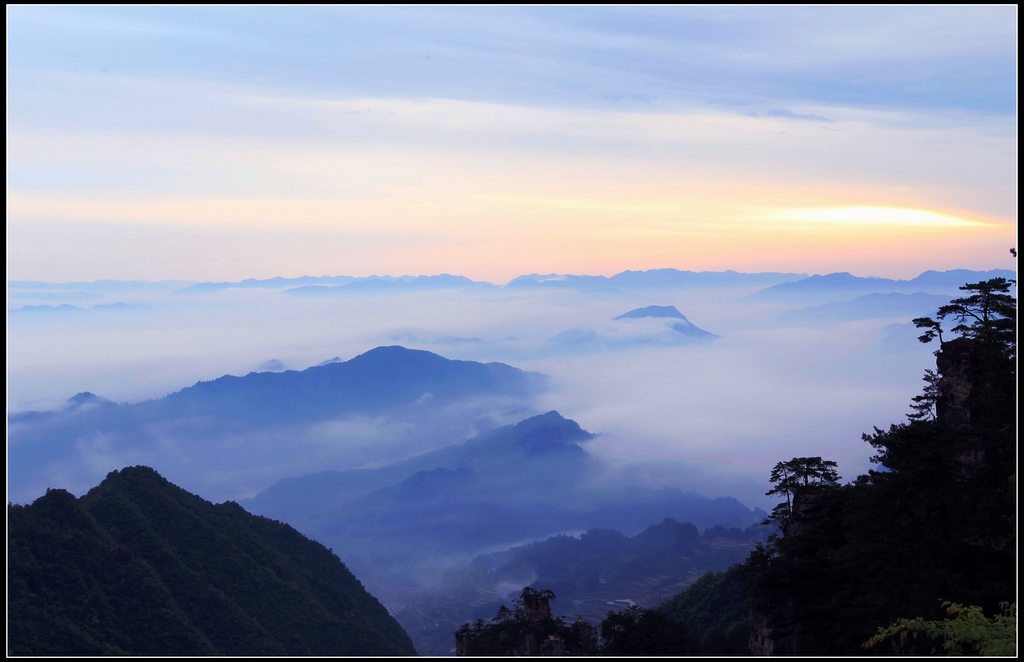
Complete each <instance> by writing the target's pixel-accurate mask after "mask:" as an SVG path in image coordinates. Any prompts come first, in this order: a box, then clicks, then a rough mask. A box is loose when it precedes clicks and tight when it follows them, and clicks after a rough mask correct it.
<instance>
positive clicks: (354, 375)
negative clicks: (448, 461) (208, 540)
mask: <svg viewBox="0 0 1024 662" xmlns="http://www.w3.org/2000/svg"><path fill="white" fill-rule="evenodd" d="M544 384H545V378H544V376H543V375H539V374H537V373H529V372H525V371H522V370H519V369H517V368H513V367H511V366H508V365H505V364H502V363H477V362H474V361H452V360H449V359H446V358H443V357H441V356H438V355H437V354H432V353H430V352H425V351H419V350H412V349H406V348H404V347H394V346H393V347H378V348H376V349H373V350H370V351H368V352H366V353H364V354H361V355H359V356H357V357H355V358H353V359H351V360H348V361H333V362H327V363H325V364H322V365H318V366H314V367H311V368H307V369H306V370H301V371H295V370H289V371H285V372H253V373H249V374H248V375H245V376H241V377H236V376H231V375H225V376H223V377H220V378H218V379H214V380H212V381H204V382H198V383H197V384H195V385H193V386H190V387H188V388H184V389H182V390H180V391H177V392H175V393H172V394H170V395H167V396H165V397H163V398H160V399H156V400H149V401H146V402H140V403H136V404H115V403H113V402H110V401H109V400H105V399H103V398H101V397H98V396H96V395H93V394H91V393H80V394H78V395H76V396H74V397H72V398H71V399H70V400H69V401H68V402H67V404H66V406H65V407H64V408H63V409H61V410H58V411H46V412H25V413H20V414H15V415H12V416H10V417H9V419H8V464H9V466H10V468H11V471H10V475H9V480H10V483H9V485H8V495H9V498H10V499H12V500H14V501H15V502H27V501H30V500H31V499H34V498H35V497H37V496H39V495H40V494H42V493H43V491H44V490H45V489H46V488H48V487H50V486H52V485H53V478H54V477H57V476H59V477H60V481H61V482H60V485H61V487H64V488H66V489H69V490H71V491H73V492H76V493H80V492H82V491H84V490H85V489H87V488H88V487H89V486H91V485H95V484H96V482H98V481H99V480H100V479H102V477H103V476H104V475H105V474H106V472H107V471H110V470H113V469H116V468H119V467H122V466H126V465H133V464H145V465H151V466H157V467H159V468H160V471H161V472H162V473H164V474H165V475H168V476H169V477H171V478H173V479H175V480H176V481H177V482H179V483H182V484H185V485H187V487H189V488H190V489H193V490H196V491H198V492H201V493H203V494H204V495H207V496H209V497H211V498H215V499H236V498H238V497H239V496H241V495H244V494H253V493H255V492H256V491H258V490H259V489H262V488H264V487H266V486H268V485H270V484H272V483H273V482H274V481H276V480H278V479H280V478H282V477H284V476H294V475H301V474H304V473H310V472H313V471H317V470H319V469H322V468H323V467H325V466H330V467H346V466H361V465H364V464H372V463H380V462H382V461H386V460H387V461H391V460H394V459H395V458H400V457H403V456H408V455H413V454H416V453H421V452H423V451H424V450H430V449H433V448H438V447H441V446H444V445H447V444H449V443H451V440H452V439H456V440H458V439H465V438H467V437H469V436H472V435H473V434H477V433H480V432H484V431H486V430H489V429H491V428H494V427H496V426H498V425H502V424H505V423H509V422H514V421H517V420H521V419H522V418H523V417H524V416H526V415H528V414H529V413H531V411H530V398H531V396H533V395H534V394H536V393H537V392H538V391H539V390H541V389H543V387H544ZM225 466H229V467H231V471H230V472H228V473H225V472H224V471H221V470H220V467H225ZM186 480H187V482H185V481H186Z"/></svg>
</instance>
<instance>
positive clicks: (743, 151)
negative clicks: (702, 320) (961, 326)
mask: <svg viewBox="0 0 1024 662" xmlns="http://www.w3.org/2000/svg"><path fill="white" fill-rule="evenodd" d="M1016 45H1017V8H1016V6H1005V5H996V6H977V7H976V6H971V7H967V6H961V7H945V6H942V7H939V6H931V7H880V6H873V7H853V8H848V7H766V8H760V7H642V8H632V7H586V6H576V7H556V8H548V7H513V8H504V7H383V8H379V7H368V6H363V7H299V8H291V7H195V6H193V7H156V8H151V7H74V6H59V7H58V6H44V7H29V6H13V7H11V6H9V7H8V8H7V57H8V59H7V200H8V202H7V260H8V262H7V264H8V267H7V275H8V279H9V280H26V279H27V280H45V281H90V280H96V279H123V280H130V279H143V280H161V279H186V280H241V279H244V278H269V277H273V276H291V277H294V276H300V275H306V274H309V275H342V274H344V275H353V276H368V275H372V274H381V275H384V274H389V275H402V274H438V273H454V274H461V275H465V276H468V277H470V278H473V279H476V280H486V281H489V282H494V283H504V282H507V281H508V280H510V279H511V278H514V277H515V276H518V275H520V274H526V273H577V274H595V275H596V274H603V275H612V274H615V273H618V272H621V271H624V270H626V269H634V270H639V269H655V268H669V267H672V268H677V269H688V270H695V271H699V270H713V271H721V270H726V269H735V270H738V271H747V272H755V271H787V272H803V273H830V272H836V271H849V272H852V273H855V274H857V275H865V276H866V275H874V276H884V277H895V278H911V277H913V276H916V275H917V274H919V273H920V272H921V271H924V270H926V269H939V270H942V269H953V268H969V269H992V268H1015V266H1016V265H1015V261H1014V260H1013V259H1012V258H1011V257H1010V254H1009V248H1010V246H1013V245H1014V244H1015V242H1016V207H1017V185H1016V181H1017V134H1016V125H1017V89H1016V81H1017V51H1016Z"/></svg>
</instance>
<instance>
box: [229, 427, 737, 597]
mask: <svg viewBox="0 0 1024 662" xmlns="http://www.w3.org/2000/svg"><path fill="white" fill-rule="evenodd" d="M592 437H593V435H592V434H591V433H589V432H587V431H585V430H583V429H581V428H580V426H579V425H578V424H577V423H576V422H574V421H571V420H569V419H566V418H564V417H562V416H561V415H559V414H558V413H557V412H554V411H551V412H547V413H546V414H542V415H538V416H534V417H531V418H528V419H525V420H523V421H521V422H519V423H517V424H515V425H509V426H503V427H501V428H497V429H495V430H492V431H490V432H487V433H485V434H482V435H479V436H477V437H474V438H472V439H470V440H468V441H465V442H462V443H458V444H454V445H452V446H449V447H446V448H443V449H439V450H437V451H433V452H430V453H424V454H422V455H419V456H416V457H413V458H410V459H407V460H404V461H401V462H395V463H391V464H388V465H385V466H381V467H377V468H373V469H361V470H357V471H343V472H318V473H315V474H311V475H308V476H302V477H297V478H290V479H286V480H282V481H280V482H278V483H277V484H275V485H273V486H272V487H270V488H268V489H266V490H264V491H263V492H261V493H260V494H258V495H257V496H256V497H254V498H253V499H250V500H244V501H243V502H242V503H243V505H245V507H246V508H248V509H249V510H251V511H252V512H255V513H259V514H262V515H266V516H268V517H273V518H277V519H282V520H284V521H287V522H289V523H290V524H292V525H294V526H295V527H296V528H298V529H299V530H301V531H303V532H304V533H306V534H307V535H310V536H311V537H313V538H315V539H317V540H320V541H321V542H323V543H324V544H327V545H330V546H331V547H332V548H334V549H335V550H338V551H339V554H341V555H342V556H343V557H344V558H345V559H346V562H347V563H349V565H350V566H351V567H352V568H353V569H354V570H355V571H356V573H357V574H358V575H359V576H360V577H361V578H363V580H364V581H367V582H368V583H369V585H372V586H374V587H375V589H377V588H380V589H383V590H385V591H386V592H387V593H389V594H392V595H393V594H395V593H396V592H397V593H400V592H401V591H402V588H401V587H402V586H408V585H409V584H410V582H413V580H414V578H415V575H416V570H415V569H416V568H417V567H420V566H421V565H425V564H426V563H427V562H428V561H430V562H434V563H436V562H439V560H440V559H450V558H453V557H456V556H457V557H460V558H469V557H471V556H472V555H473V554H475V553H478V552H479V551H481V550H485V549H493V548H495V547H501V546H508V545H511V544H514V543H517V542H519V541H523V540H531V539H539V538H544V537H547V536H550V535H554V534H558V533H563V532H566V531H580V530H586V529H589V528H593V527H606V528H614V529H617V530H620V531H624V532H627V533H635V532H637V531H638V530H639V528H642V527H643V526H644V525H646V524H648V523H650V522H657V521H661V520H663V519H664V518H666V517H675V518H678V519H680V520H682V521H690V522H693V523H694V524H696V525H697V526H700V527H705V526H714V525H716V524H721V525H723V526H740V527H745V526H747V525H749V524H751V523H753V522H754V521H756V520H757V514H755V513H753V512H752V511H751V510H749V509H748V508H746V507H745V506H743V505H742V504H740V503H739V502H738V501H736V500H734V499H729V498H719V499H709V498H706V497H703V496H700V495H697V494H692V493H686V492H683V491H682V490H678V489H673V488H657V489H654V488H646V487H642V486H638V485H636V484H626V483H623V482H621V481H615V480H613V479H611V478H610V477H609V475H608V473H607V467H604V466H603V465H602V464H601V463H600V462H598V461H597V460H595V459H594V458H593V457H592V456H591V455H590V454H589V453H588V452H587V450H586V442H587V441H588V440H590V439H591V438H592Z"/></svg>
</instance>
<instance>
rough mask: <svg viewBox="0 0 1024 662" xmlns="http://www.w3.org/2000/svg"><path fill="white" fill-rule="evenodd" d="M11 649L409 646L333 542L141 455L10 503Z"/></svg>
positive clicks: (369, 651) (362, 651)
mask: <svg viewBox="0 0 1024 662" xmlns="http://www.w3.org/2000/svg"><path fill="white" fill-rule="evenodd" d="M7 558H8V570H7V584H8V612H7V614H8V615H7V631H8V640H7V646H8V648H7V652H8V654H9V655H11V654H13V655H55V654H59V655H88V654H107V655H110V654H115V655H124V654H128V655H411V654H415V650H414V649H413V646H412V643H411V641H410V640H409V638H408V636H407V635H406V634H405V632H404V630H402V628H401V626H399V625H398V624H397V623H396V622H395V621H394V619H392V618H391V617H390V616H389V615H388V613H387V611H386V610H385V609H384V608H383V607H382V606H381V604H380V603H379V602H378V601H377V600H376V599H375V598H374V597H373V596H371V595H370V594H369V593H367V592H366V590H365V589H364V588H363V586H362V584H360V583H359V581H358V580H357V579H356V578H355V577H354V576H353V575H352V573H351V572H349V571H348V569H347V568H346V567H345V566H344V565H343V564H342V563H341V561H339V559H338V557H336V556H335V555H334V554H333V553H332V552H331V551H330V550H328V549H326V548H325V547H323V546H322V545H320V544H319V543H316V542H313V541H311V540H309V539H308V538H306V537H304V536H302V535H301V534H300V533H298V532H297V531H295V530H294V529H292V528H291V527H289V526H287V525H285V524H282V523H280V522H276V521H273V520H269V519H266V518H263V517H257V516H254V515H251V514H249V513H247V512H246V511H245V510H243V509H242V508H241V507H240V506H238V505H237V504H235V503H231V502H228V503H223V504H220V505H214V504H212V503H210V502H208V501H205V500H203V499H202V498H200V497H198V496H195V495H193V494H189V493H188V492H186V491H184V490H182V489H180V488H178V487H176V486H175V485H172V484H171V483H169V482H168V481H166V480H165V479H164V478H162V477H161V476H160V475H159V474H157V473H156V472H155V471H153V470H152V469H149V468H147V467H132V468H126V469H122V470H121V471H115V472H112V473H111V474H110V475H109V476H107V478H106V480H104V481H103V482H102V483H101V484H100V485H99V486H97V487H95V488H94V489H92V490H91V491H90V492H89V493H88V494H86V495H85V496H83V497H82V498H81V499H75V497H74V496H72V495H71V494H69V493H68V492H65V491H63V490H49V491H48V492H47V493H46V495H45V496H43V497H40V498H39V499H37V500H36V501H35V502H34V503H32V504H31V505H29V506H8V548H7Z"/></svg>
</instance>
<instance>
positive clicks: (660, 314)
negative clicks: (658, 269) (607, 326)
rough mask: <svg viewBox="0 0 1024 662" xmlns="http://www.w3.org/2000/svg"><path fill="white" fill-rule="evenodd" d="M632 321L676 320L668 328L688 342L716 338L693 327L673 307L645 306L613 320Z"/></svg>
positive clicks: (712, 334) (714, 335)
mask: <svg viewBox="0 0 1024 662" xmlns="http://www.w3.org/2000/svg"><path fill="white" fill-rule="evenodd" d="M634 319H670V320H678V321H676V322H672V323H671V324H669V328H670V329H672V330H673V331H675V332H676V333H679V334H681V335H683V336H684V337H686V338H687V339H689V340H695V341H706V340H714V339H715V338H717V337H718V336H717V335H716V334H714V333H711V332H709V331H705V330H704V329H701V328H699V327H697V326H695V325H694V324H693V323H692V322H690V320H688V319H686V316H685V315H683V314H682V313H681V312H679V310H678V309H677V308H676V307H675V306H647V307H645V308H637V309H636V310H631V311H629V312H628V313H623V314H621V315H619V316H618V317H616V318H615V320H634Z"/></svg>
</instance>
